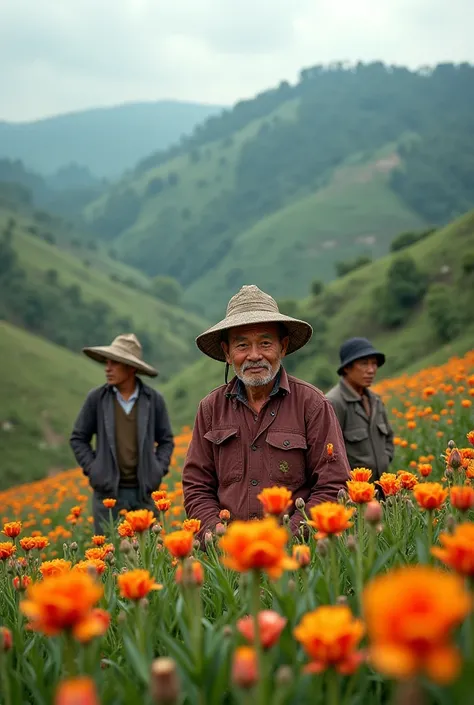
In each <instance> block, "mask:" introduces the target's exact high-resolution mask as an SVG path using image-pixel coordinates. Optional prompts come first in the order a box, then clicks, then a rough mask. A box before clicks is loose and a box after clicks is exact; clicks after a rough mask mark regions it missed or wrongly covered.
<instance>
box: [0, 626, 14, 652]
mask: <svg viewBox="0 0 474 705" xmlns="http://www.w3.org/2000/svg"><path fill="white" fill-rule="evenodd" d="M12 646H13V637H12V633H11V631H10V630H9V629H7V627H0V651H10V649H11V648H12Z"/></svg>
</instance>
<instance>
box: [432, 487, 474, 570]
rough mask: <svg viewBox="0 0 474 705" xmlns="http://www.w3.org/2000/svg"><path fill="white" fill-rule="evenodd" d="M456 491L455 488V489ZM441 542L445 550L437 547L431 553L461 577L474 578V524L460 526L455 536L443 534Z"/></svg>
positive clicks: (440, 538)
mask: <svg viewBox="0 0 474 705" xmlns="http://www.w3.org/2000/svg"><path fill="white" fill-rule="evenodd" d="M453 489H454V488H453ZM439 540H440V542H441V544H442V545H443V548H438V547H437V546H435V547H433V548H432V549H431V553H432V554H433V556H436V558H439V560H440V561H442V562H443V563H444V564H445V565H448V566H450V568H453V569H454V570H455V571H456V572H457V573H460V574H461V575H467V576H469V577H473V576H474V524H471V523H465V524H459V525H458V526H457V527H456V528H455V530H454V533H453V534H448V533H444V532H443V533H441V534H440V536H439Z"/></svg>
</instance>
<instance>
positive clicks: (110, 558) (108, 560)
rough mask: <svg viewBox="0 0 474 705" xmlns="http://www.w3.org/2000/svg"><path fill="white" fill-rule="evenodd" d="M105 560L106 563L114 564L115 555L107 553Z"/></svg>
mask: <svg viewBox="0 0 474 705" xmlns="http://www.w3.org/2000/svg"><path fill="white" fill-rule="evenodd" d="M105 562H106V563H108V564H109V565H115V556H114V554H113V553H108V554H107V555H106V556H105Z"/></svg>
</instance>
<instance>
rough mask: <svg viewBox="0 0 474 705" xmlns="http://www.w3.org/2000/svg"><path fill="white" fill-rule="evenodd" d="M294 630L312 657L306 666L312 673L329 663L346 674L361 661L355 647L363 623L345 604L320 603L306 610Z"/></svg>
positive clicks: (360, 636)
mask: <svg viewBox="0 0 474 705" xmlns="http://www.w3.org/2000/svg"><path fill="white" fill-rule="evenodd" d="M293 634H294V635H295V638H296V639H297V640H298V641H299V642H301V644H302V646H303V648H304V650H305V651H306V653H307V654H308V656H309V657H310V659H311V663H310V664H309V666H308V667H307V668H306V670H307V671H310V672H312V673H320V672H321V671H324V670H326V669H327V668H331V667H332V668H335V669H336V670H337V671H339V672H340V673H344V674H349V673H353V672H354V671H355V670H356V668H357V667H358V666H359V665H360V663H361V661H362V658H363V654H362V653H361V652H358V651H357V647H358V645H359V642H360V640H361V639H362V637H363V635H364V625H363V623H362V621H361V620H360V619H356V618H355V617H354V615H353V614H352V612H351V611H350V609H349V607H347V605H330V606H322V607H318V608H317V609H316V610H314V611H313V612H308V613H307V614H305V615H304V616H303V618H302V620H301V622H300V623H299V624H298V626H297V627H296V628H295V629H294V630H293Z"/></svg>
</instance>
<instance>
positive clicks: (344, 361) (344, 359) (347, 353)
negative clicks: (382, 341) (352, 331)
mask: <svg viewBox="0 0 474 705" xmlns="http://www.w3.org/2000/svg"><path fill="white" fill-rule="evenodd" d="M363 357H376V358H377V363H378V366H379V367H382V365H383V364H384V363H385V355H384V354H383V353H381V352H380V351H379V350H376V349H375V348H374V346H373V345H372V343H371V342H370V341H369V340H367V338H349V340H346V341H345V342H344V343H343V344H342V345H341V349H340V350H339V358H340V365H339V369H338V371H337V374H338V375H342V373H343V371H344V367H347V365H350V364H351V362H355V361H356V360H360V359H361V358H363Z"/></svg>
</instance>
